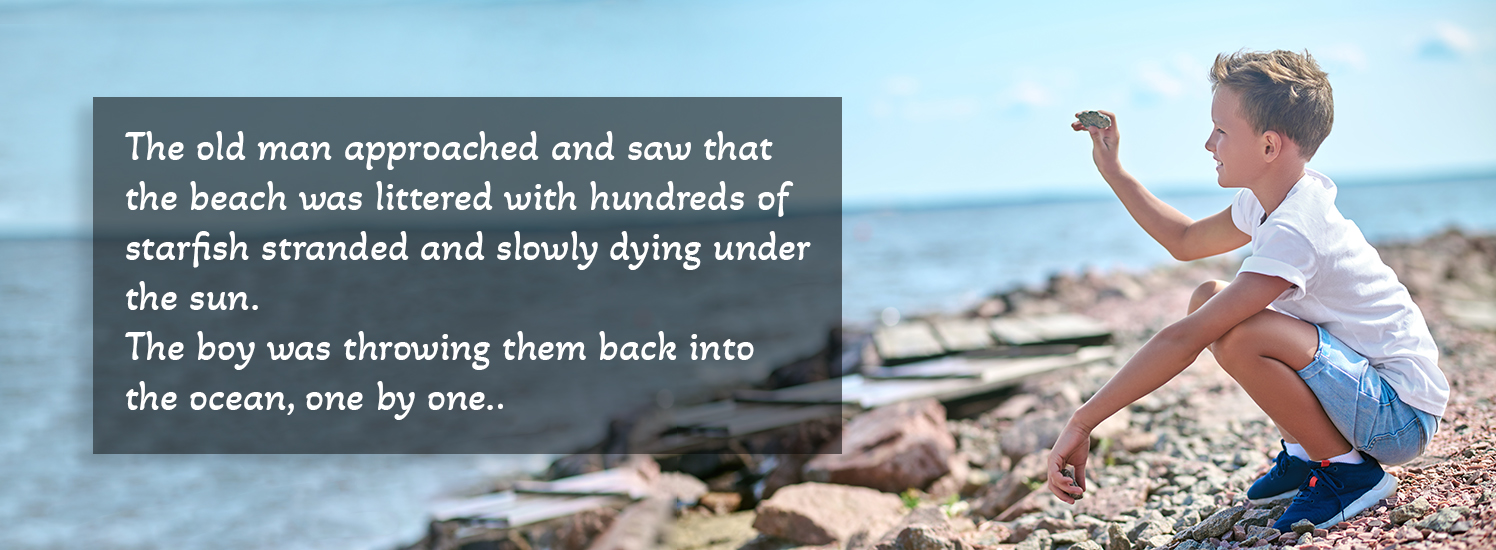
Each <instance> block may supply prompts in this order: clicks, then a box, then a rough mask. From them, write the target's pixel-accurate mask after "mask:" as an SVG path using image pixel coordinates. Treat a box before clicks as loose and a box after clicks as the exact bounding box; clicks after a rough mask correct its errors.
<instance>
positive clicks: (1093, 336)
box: [1029, 313, 1112, 345]
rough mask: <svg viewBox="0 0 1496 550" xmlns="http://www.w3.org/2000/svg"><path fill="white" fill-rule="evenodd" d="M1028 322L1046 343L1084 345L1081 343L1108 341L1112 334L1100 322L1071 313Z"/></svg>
mask: <svg viewBox="0 0 1496 550" xmlns="http://www.w3.org/2000/svg"><path fill="white" fill-rule="evenodd" d="M1029 322H1030V323H1032V324H1033V325H1034V326H1035V327H1037V328H1038V331H1039V335H1040V336H1041V337H1042V338H1044V341H1046V342H1071V343H1078V344H1082V345H1085V344H1083V343H1082V341H1085V342H1091V341H1098V343H1100V342H1104V341H1105V340H1107V339H1109V338H1110V337H1111V334H1112V331H1111V329H1108V328H1107V327H1106V325H1105V324H1102V322H1101V321H1097V320H1095V319H1092V318H1090V317H1086V316H1084V315H1076V314H1073V313H1062V314H1058V315H1044V316H1038V317H1032V318H1030V319H1029Z"/></svg>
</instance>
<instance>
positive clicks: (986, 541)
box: [961, 521, 1013, 546]
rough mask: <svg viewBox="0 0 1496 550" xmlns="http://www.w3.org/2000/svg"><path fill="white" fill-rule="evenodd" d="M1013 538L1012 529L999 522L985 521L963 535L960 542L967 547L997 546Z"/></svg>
mask: <svg viewBox="0 0 1496 550" xmlns="http://www.w3.org/2000/svg"><path fill="white" fill-rule="evenodd" d="M1012 537H1013V528H1012V527H1011V526H1009V525H1008V524H1006V523H1003V522H1000V521H985V522H982V524H981V525H978V526H977V528H976V530H974V531H971V532H968V533H963V534H962V536H961V540H963V541H965V542H966V543H967V545H969V546H997V545H999V544H1004V543H1007V542H1008V539H1010V538H1012Z"/></svg>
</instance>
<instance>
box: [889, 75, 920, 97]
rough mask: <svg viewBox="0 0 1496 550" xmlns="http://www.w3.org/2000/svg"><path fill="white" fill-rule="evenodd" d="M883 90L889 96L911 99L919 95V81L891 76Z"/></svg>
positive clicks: (908, 77) (907, 77)
mask: <svg viewBox="0 0 1496 550" xmlns="http://www.w3.org/2000/svg"><path fill="white" fill-rule="evenodd" d="M883 88H884V90H885V91H887V92H888V95H892V96H897V97H909V96H912V95H914V94H917V93H919V79H916V78H914V77H912V76H891V77H888V80H887V81H884V83H883Z"/></svg>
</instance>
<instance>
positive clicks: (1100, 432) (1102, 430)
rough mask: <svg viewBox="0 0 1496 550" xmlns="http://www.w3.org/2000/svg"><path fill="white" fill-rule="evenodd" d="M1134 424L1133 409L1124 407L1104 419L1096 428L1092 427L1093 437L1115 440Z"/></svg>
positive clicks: (1093, 438)
mask: <svg viewBox="0 0 1496 550" xmlns="http://www.w3.org/2000/svg"><path fill="white" fill-rule="evenodd" d="M1131 425H1132V410H1131V409H1122V410H1120V411H1117V412H1116V413H1113V414H1112V415H1111V416H1109V417H1107V419H1106V420H1102V421H1101V423H1100V424H1097V425H1096V427H1095V428H1092V429H1091V439H1092V440H1094V441H1101V440H1103V439H1110V440H1112V441H1113V442H1115V441H1117V440H1119V439H1121V438H1122V436H1123V435H1124V434H1126V433H1127V431H1128V427H1129V426H1131Z"/></svg>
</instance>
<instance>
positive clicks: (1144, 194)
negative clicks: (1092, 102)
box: [1070, 111, 1251, 261]
mask: <svg viewBox="0 0 1496 550" xmlns="http://www.w3.org/2000/svg"><path fill="white" fill-rule="evenodd" d="M1101 112H1102V113H1104V114H1106V115H1107V116H1109V117H1111V119H1112V125H1111V127H1109V128H1097V127H1094V126H1085V125H1083V124H1081V123H1080V122H1079V121H1077V122H1073V123H1071V124H1070V127H1071V128H1073V129H1075V130H1076V131H1082V130H1085V131H1087V132H1088V133H1090V135H1091V160H1093V161H1095V162H1096V169H1097V170H1098V171H1100V172H1101V177H1102V179H1105V180H1106V183H1107V185H1110V186H1111V188H1112V191H1113V192H1114V193H1116V194H1117V198H1119V199H1121V200H1122V205H1123V206H1125V207H1127V213H1128V214H1131V215H1132V219H1133V220H1136V221H1137V222H1138V225H1139V226H1141V227H1142V228H1143V230H1144V231H1147V232H1148V236H1150V237H1153V240H1155V241H1158V244H1161V245H1163V246H1164V249H1166V250H1168V251H1169V254H1170V255H1172V256H1174V258H1175V259H1177V260H1182V261H1190V260H1198V259H1200V258H1205V257H1209V256H1214V255H1216V254H1224V253H1226V252H1230V251H1232V250H1236V249H1237V248H1240V247H1241V246H1242V245H1245V244H1247V243H1248V242H1249V241H1251V237H1250V236H1248V235H1247V234H1245V233H1242V232H1241V230H1240V229H1237V227H1236V224H1235V223H1234V222H1232V221H1231V208H1229V207H1228V208H1226V209H1225V210H1222V211H1220V212H1218V213H1216V214H1213V215H1211V216H1208V217H1206V218H1203V219H1201V220H1199V221H1196V220H1192V219H1190V217H1189V216H1186V215H1184V213H1182V212H1180V211H1179V210H1177V209H1175V208H1174V207H1172V206H1169V204H1168V203H1165V202H1164V201H1162V200H1159V198H1158V197H1155V196H1153V193H1150V192H1149V191H1148V189H1147V188H1146V187H1143V184H1142V183H1140V182H1139V181H1138V180H1137V178H1134V177H1132V174H1128V173H1127V171H1126V170H1123V169H1122V163H1121V161H1119V160H1118V158H1117V146H1118V143H1119V142H1120V140H1121V134H1120V133H1119V132H1118V130H1117V115H1115V114H1112V113H1111V112H1110V111H1101Z"/></svg>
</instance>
